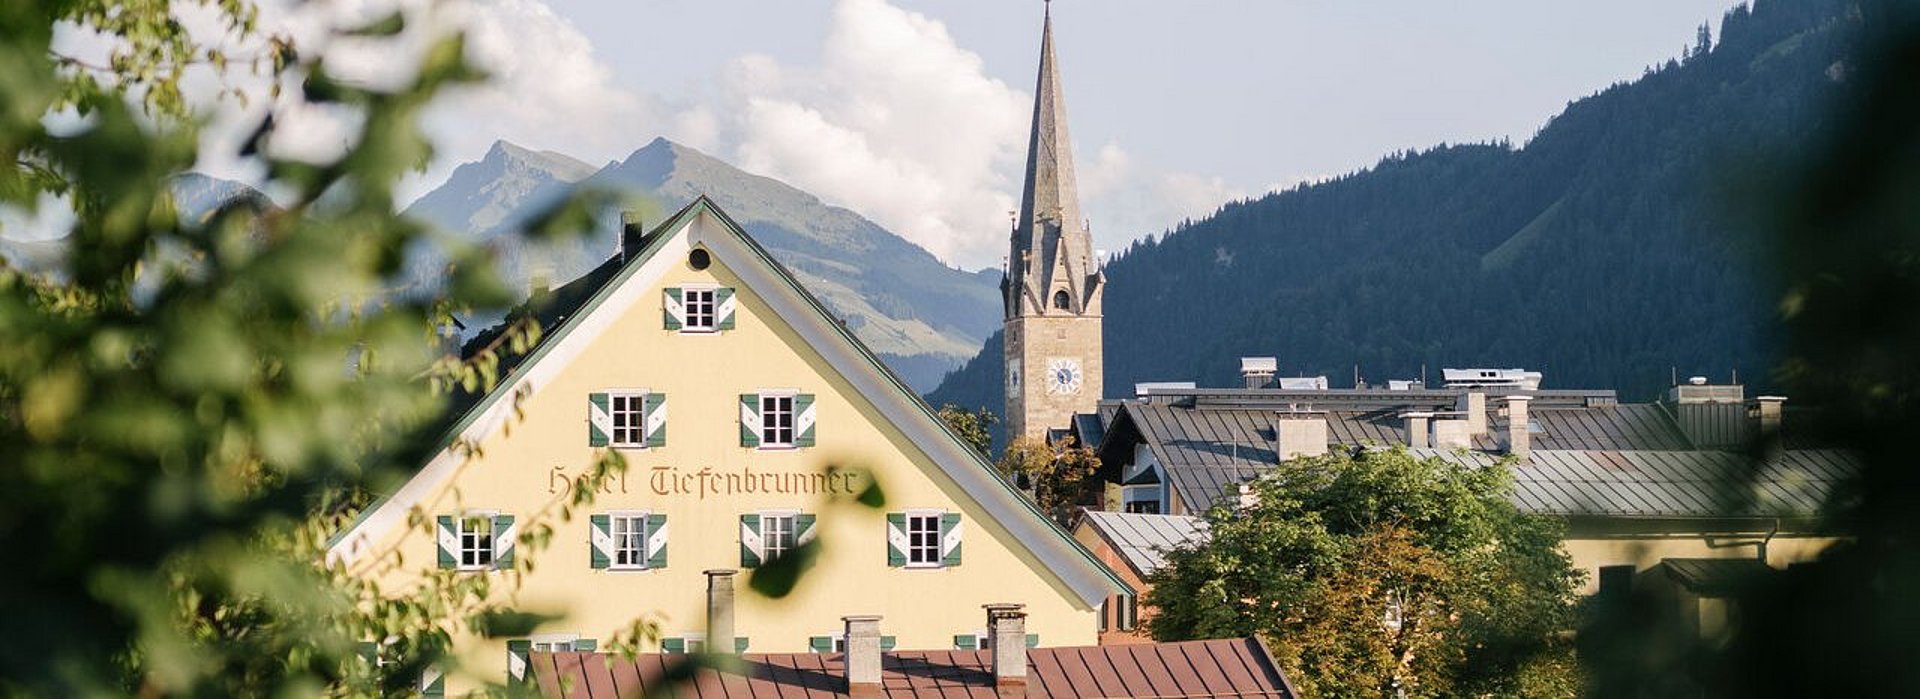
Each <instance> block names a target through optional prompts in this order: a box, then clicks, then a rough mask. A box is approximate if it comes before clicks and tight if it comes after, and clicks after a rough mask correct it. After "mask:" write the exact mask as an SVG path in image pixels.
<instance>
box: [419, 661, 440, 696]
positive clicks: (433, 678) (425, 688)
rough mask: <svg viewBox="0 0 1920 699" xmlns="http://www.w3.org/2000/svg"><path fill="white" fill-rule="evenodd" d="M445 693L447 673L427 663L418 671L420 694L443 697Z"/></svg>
mask: <svg viewBox="0 0 1920 699" xmlns="http://www.w3.org/2000/svg"><path fill="white" fill-rule="evenodd" d="M446 695H447V675H446V673H444V672H441V671H440V668H439V667H436V666H433V665H428V666H427V667H426V668H425V669H422V670H421V671H420V696H423V697H444V696H446Z"/></svg>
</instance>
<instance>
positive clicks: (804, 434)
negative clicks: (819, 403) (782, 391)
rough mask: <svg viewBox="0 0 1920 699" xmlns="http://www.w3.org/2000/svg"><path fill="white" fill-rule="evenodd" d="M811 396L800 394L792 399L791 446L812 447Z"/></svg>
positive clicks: (812, 417) (812, 419) (812, 418)
mask: <svg viewBox="0 0 1920 699" xmlns="http://www.w3.org/2000/svg"><path fill="white" fill-rule="evenodd" d="M813 422H814V412H813V394H811V393H802V394H799V395H796V396H794V397H793V445H794V446H796V447H810V446H813Z"/></svg>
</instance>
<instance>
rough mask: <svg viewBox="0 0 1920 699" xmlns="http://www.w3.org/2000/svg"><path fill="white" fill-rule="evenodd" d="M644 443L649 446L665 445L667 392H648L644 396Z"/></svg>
mask: <svg viewBox="0 0 1920 699" xmlns="http://www.w3.org/2000/svg"><path fill="white" fill-rule="evenodd" d="M645 424H646V429H647V432H646V445H647V446H648V447H649V448H657V447H664V446H666V445H667V394H665V393H649V394H647V398H646V415H645Z"/></svg>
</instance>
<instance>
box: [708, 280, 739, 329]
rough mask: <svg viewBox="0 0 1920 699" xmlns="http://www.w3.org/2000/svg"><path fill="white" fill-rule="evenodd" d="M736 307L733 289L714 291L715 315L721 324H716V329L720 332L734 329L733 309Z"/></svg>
mask: <svg viewBox="0 0 1920 699" xmlns="http://www.w3.org/2000/svg"><path fill="white" fill-rule="evenodd" d="M735 305H736V304H735V303H734V301H733V290H732V289H726V288H721V289H715V290H714V292H713V308H714V314H715V315H717V316H719V322H717V323H715V324H714V327H715V328H717V329H720V330H732V329H733V308H734V306H735Z"/></svg>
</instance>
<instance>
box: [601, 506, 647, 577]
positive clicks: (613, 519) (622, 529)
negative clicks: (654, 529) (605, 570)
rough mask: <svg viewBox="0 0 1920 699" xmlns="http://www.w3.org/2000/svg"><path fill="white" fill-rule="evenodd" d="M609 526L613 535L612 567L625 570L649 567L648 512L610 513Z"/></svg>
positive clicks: (609, 531)
mask: <svg viewBox="0 0 1920 699" xmlns="http://www.w3.org/2000/svg"><path fill="white" fill-rule="evenodd" d="M607 528H608V533H609V534H611V535H612V537H613V561H612V566H611V567H613V568H615V569H623V570H638V569H641V568H645V567H647V513H645V512H613V513H609V514H608V515H607Z"/></svg>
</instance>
